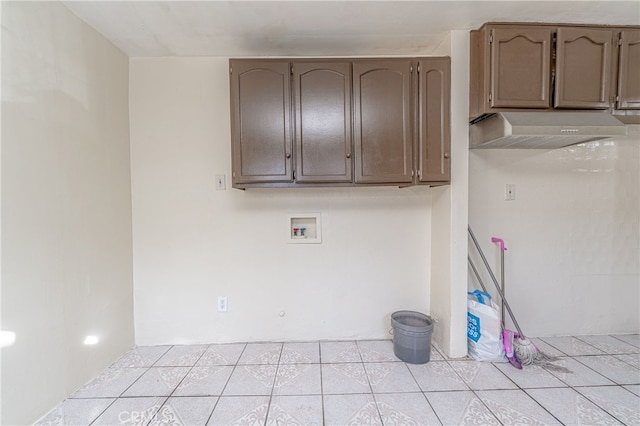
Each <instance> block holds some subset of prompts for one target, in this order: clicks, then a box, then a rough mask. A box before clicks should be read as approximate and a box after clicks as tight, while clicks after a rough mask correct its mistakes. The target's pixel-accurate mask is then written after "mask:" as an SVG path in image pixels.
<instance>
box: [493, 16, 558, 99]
mask: <svg viewBox="0 0 640 426" xmlns="http://www.w3.org/2000/svg"><path fill="white" fill-rule="evenodd" d="M552 38H553V32H552V30H551V29H550V28H532V27H520V28H492V29H491V32H490V35H489V44H490V49H489V50H488V53H489V55H490V58H486V59H485V61H487V62H488V63H489V64H490V70H489V72H488V75H487V77H486V78H488V79H489V80H490V83H489V93H488V94H487V96H488V103H489V105H490V106H491V107H492V108H548V107H549V106H550V105H551V101H550V93H551V91H550V84H551V46H552Z"/></svg>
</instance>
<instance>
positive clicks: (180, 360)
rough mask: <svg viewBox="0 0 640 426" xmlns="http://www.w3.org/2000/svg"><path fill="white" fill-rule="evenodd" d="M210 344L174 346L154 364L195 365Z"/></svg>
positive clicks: (161, 365)
mask: <svg viewBox="0 0 640 426" xmlns="http://www.w3.org/2000/svg"><path fill="white" fill-rule="evenodd" d="M207 348H208V345H184V346H173V347H172V348H171V349H169V350H168V351H167V353H166V354H164V355H163V356H162V358H160V359H159V360H158V362H156V363H155V364H154V366H155V367H193V366H194V365H196V362H198V359H200V357H201V356H202V354H203V353H204V351H205V350H207Z"/></svg>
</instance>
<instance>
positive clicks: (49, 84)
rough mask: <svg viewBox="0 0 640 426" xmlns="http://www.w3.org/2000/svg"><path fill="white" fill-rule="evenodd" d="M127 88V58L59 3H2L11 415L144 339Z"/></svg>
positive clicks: (74, 383)
mask: <svg viewBox="0 0 640 426" xmlns="http://www.w3.org/2000/svg"><path fill="white" fill-rule="evenodd" d="M127 85H128V58H127V57H126V56H125V55H124V54H123V53H122V52H120V51H119V50H118V49H116V48H115V47H114V46H113V45H112V44H110V43H109V42H107V41H106V40H105V39H104V38H103V37H102V36H100V35H99V34H98V33H97V32H96V31H95V30H93V29H91V28H89V27H88V26H87V25H85V24H84V23H82V22H81V21H80V20H79V19H77V18H76V17H75V16H74V15H72V14H71V13H70V12H69V11H68V10H67V9H66V8H65V7H64V6H63V5H61V4H60V3H57V2H56V3H54V2H3V3H2V329H4V330H11V331H14V332H16V334H17V339H16V342H15V345H14V346H11V347H7V348H3V349H2V421H1V422H2V424H7V425H8V424H29V423H32V422H34V421H35V420H36V419H37V418H38V417H39V416H41V415H42V414H44V413H45V412H46V411H47V410H49V409H50V408H51V407H53V406H54V405H55V404H57V403H58V402H60V401H61V400H62V399H64V398H65V397H66V396H67V395H68V394H70V393H71V392H73V391H74V390H75V389H77V388H78V387H80V386H81V385H83V384H84V383H85V382H86V381H88V380H89V379H90V378H91V377H92V376H94V375H96V374H97V373H98V372H99V371H100V370H102V369H103V368H104V367H106V366H107V365H108V364H109V363H111V362H112V361H114V360H115V359H116V358H117V357H118V356H120V355H122V353H124V352H125V351H126V350H127V349H128V348H130V347H131V346H132V345H133V301H132V295H133V294H132V293H133V291H132V288H133V284H132V261H131V256H132V254H131V201H130V179H129V175H130V174H129V143H128V142H129V139H128V137H129V135H128V106H127ZM87 335H96V336H98V337H99V338H100V342H99V343H98V344H97V345H96V346H92V347H88V346H84V345H83V340H84V338H85V336H87Z"/></svg>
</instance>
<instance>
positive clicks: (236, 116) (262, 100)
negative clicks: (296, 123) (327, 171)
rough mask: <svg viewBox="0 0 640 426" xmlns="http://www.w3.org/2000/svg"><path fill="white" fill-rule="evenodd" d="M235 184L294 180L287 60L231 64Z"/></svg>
mask: <svg viewBox="0 0 640 426" xmlns="http://www.w3.org/2000/svg"><path fill="white" fill-rule="evenodd" d="M230 66H231V128H232V132H231V133H232V156H233V182H234V184H235V183H252V182H290V181H292V179H293V175H292V168H291V164H292V159H291V153H292V150H291V148H292V145H291V127H290V111H291V98H290V89H289V88H290V70H289V63H288V62H286V61H263V60H231V61H230Z"/></svg>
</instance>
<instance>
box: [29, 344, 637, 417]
mask: <svg viewBox="0 0 640 426" xmlns="http://www.w3.org/2000/svg"><path fill="white" fill-rule="evenodd" d="M535 342H536V344H537V345H538V347H539V348H541V349H542V350H543V351H544V352H545V353H547V354H549V355H553V356H558V357H560V358H559V360H558V361H556V363H555V364H556V365H558V366H562V367H565V368H566V369H568V370H569V371H570V372H569V373H567V372H566V371H558V369H549V368H543V367H538V366H528V367H525V368H524V369H523V370H516V369H515V368H513V367H512V366H511V365H510V364H507V363H504V364H502V363H480V362H476V361H472V360H469V359H455V360H454V359H446V357H444V356H443V355H442V353H441V352H440V351H438V350H437V348H432V351H431V360H430V361H429V362H428V363H426V364H422V365H411V364H406V363H404V362H401V361H399V360H398V359H397V358H396V357H395V356H394V354H393V344H392V343H391V341H388V340H376V341H352V342H305V343H284V344H283V343H247V344H244V343H243V344H228V345H191V346H154V347H138V348H135V349H133V350H131V351H129V352H128V353H126V354H125V355H124V356H123V357H122V358H120V359H119V360H118V361H116V362H115V363H114V364H113V365H112V366H111V367H109V368H107V369H106V370H105V371H103V372H102V373H101V374H99V375H98V376H97V377H95V378H94V379H93V380H92V381H90V382H89V383H87V384H86V385H85V386H83V387H82V388H81V389H79V390H78V391H77V392H75V393H74V394H73V395H71V397H70V398H68V399H67V400H65V401H64V402H62V403H61V404H60V405H58V406H57V407H55V408H54V409H53V410H51V411H50V412H49V413H48V414H47V415H45V416H44V417H43V418H42V419H40V421H38V422H37V423H36V424H38V425H49V426H53V425H141V426H142V425H286V426H289V425H302V426H311V425H466V424H474V425H500V424H504V425H517V424H528V425H552V424H567V425H578V424H582V425H593V424H607V425H608V424H612V425H619V424H624V425H640V396H639V395H640V336H639V335H622V336H578V337H550V338H541V339H535Z"/></svg>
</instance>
